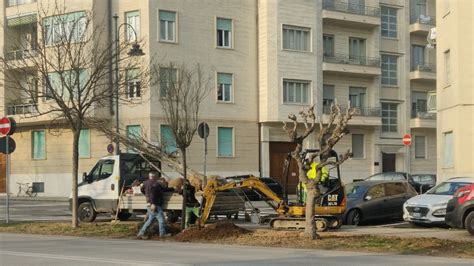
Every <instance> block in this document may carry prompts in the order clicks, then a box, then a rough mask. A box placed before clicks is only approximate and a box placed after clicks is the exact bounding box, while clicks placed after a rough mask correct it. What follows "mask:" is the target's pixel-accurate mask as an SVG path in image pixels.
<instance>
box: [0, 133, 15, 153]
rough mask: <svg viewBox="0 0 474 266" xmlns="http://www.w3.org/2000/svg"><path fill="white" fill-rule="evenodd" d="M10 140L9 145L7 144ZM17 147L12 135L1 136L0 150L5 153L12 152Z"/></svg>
mask: <svg viewBox="0 0 474 266" xmlns="http://www.w3.org/2000/svg"><path fill="white" fill-rule="evenodd" d="M7 141H8V145H7ZM7 149H8V152H7ZM15 149H16V142H15V140H13V139H12V138H11V137H1V138H0V152H1V153H3V154H11V153H13V152H14V151H15Z"/></svg>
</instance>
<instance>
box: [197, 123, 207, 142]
mask: <svg viewBox="0 0 474 266" xmlns="http://www.w3.org/2000/svg"><path fill="white" fill-rule="evenodd" d="M198 134H199V137H201V139H205V138H207V137H208V136H209V125H208V124H207V123H206V122H201V123H199V126H198Z"/></svg>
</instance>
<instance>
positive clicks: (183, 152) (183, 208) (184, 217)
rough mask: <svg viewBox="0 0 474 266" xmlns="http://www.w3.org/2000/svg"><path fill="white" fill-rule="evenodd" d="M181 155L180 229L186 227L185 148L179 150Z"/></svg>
mask: <svg viewBox="0 0 474 266" xmlns="http://www.w3.org/2000/svg"><path fill="white" fill-rule="evenodd" d="M180 150H181V154H182V155H183V178H184V182H183V207H182V210H181V229H184V228H185V226H186V187H187V184H186V180H187V178H188V177H187V163H186V148H181V149H180Z"/></svg>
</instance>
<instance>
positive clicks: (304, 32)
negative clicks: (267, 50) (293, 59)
mask: <svg viewBox="0 0 474 266" xmlns="http://www.w3.org/2000/svg"><path fill="white" fill-rule="evenodd" d="M310 38H311V37H310V29H309V28H302V27H294V26H288V25H283V49H289V50H298V51H310Z"/></svg>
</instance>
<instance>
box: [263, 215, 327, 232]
mask: <svg viewBox="0 0 474 266" xmlns="http://www.w3.org/2000/svg"><path fill="white" fill-rule="evenodd" d="M314 222H315V224H316V231H318V232H323V231H326V230H327V229H328V221H327V220H326V219H325V218H315V219H314ZM270 227H271V228H274V229H283V230H303V229H305V227H306V226H305V218H304V217H301V218H299V217H298V218H296V217H277V218H274V219H272V220H270Z"/></svg>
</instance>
